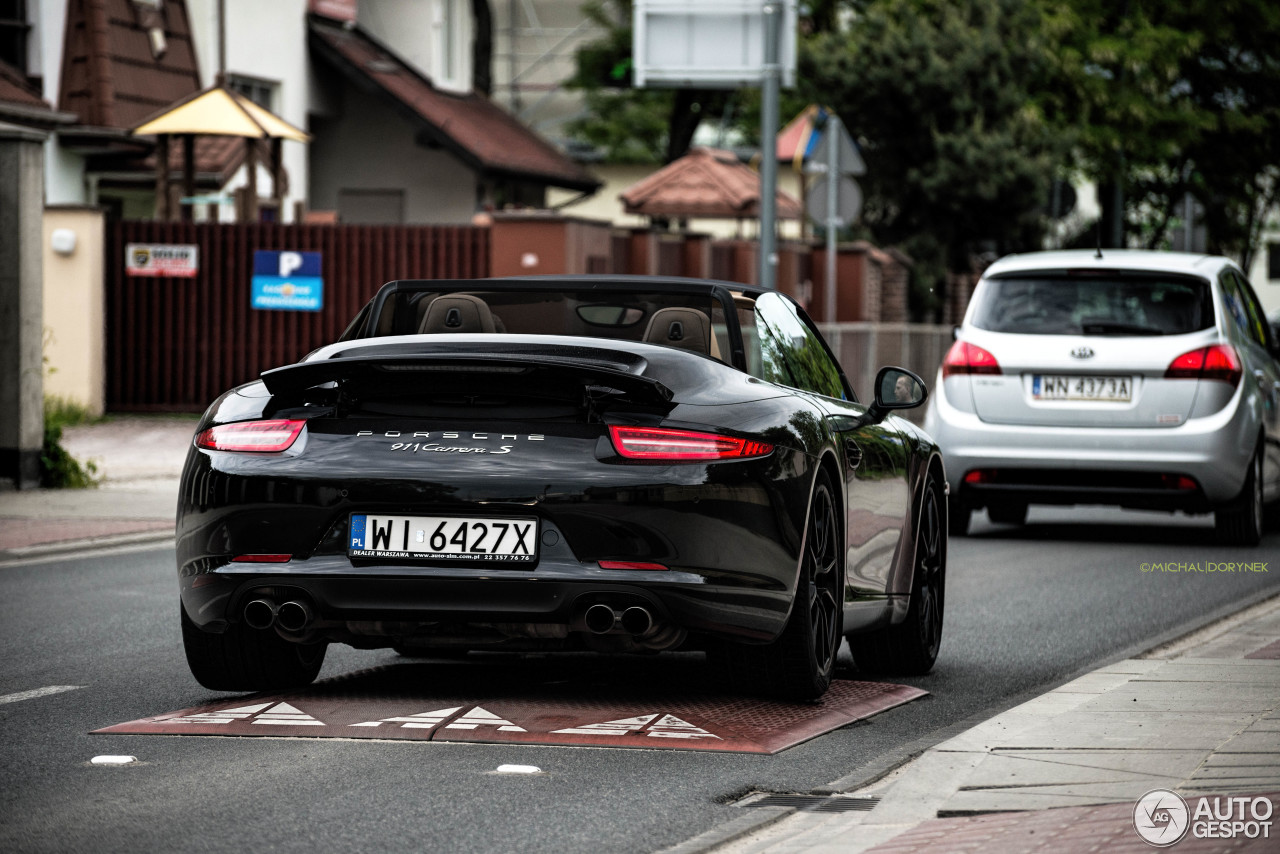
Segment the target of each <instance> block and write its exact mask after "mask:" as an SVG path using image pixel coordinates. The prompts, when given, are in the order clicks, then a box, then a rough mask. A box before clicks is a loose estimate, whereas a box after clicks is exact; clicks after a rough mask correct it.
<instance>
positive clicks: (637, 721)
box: [555, 713, 658, 735]
mask: <svg viewBox="0 0 1280 854" xmlns="http://www.w3.org/2000/svg"><path fill="white" fill-rule="evenodd" d="M657 717H658V715H657V714H656V713H655V714H652V715H640V716H638V717H634V718H623V719H622V720H617V721H605V722H604V723H600V724H587V725H586V726H580V727H573V728H572V729H558V730H556V731H555V732H557V733H566V734H568V735H626V734H627V733H632V732H639V731H640V730H642V729H644V727H645V725H647V724H649V723H652V722H653V720H654V719H655V718H657Z"/></svg>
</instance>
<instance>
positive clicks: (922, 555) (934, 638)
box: [911, 483, 1026, 670]
mask: <svg viewBox="0 0 1280 854" xmlns="http://www.w3.org/2000/svg"><path fill="white" fill-rule="evenodd" d="M939 501H940V499H939V498H938V490H937V489H936V488H934V487H933V484H932V483H931V484H930V485H929V487H928V488H926V489H925V492H924V506H923V508H922V509H921V513H920V530H919V531H918V532H917V533H916V572H915V576H916V582H915V585H914V586H915V589H914V590H912V593H911V598H912V600H913V602H912V605H915V604H917V603H918V604H919V606H920V619H919V621H918V626H917V628H918V630H919V632H920V639H919V649H920V651H921V653H923V655H922V656H921V658H922V659H924V658H927V659H928V664H926V665H925V667H924V669H925V670H928V669H929V668H930V667H932V666H933V662H934V659H936V658H937V657H938V648H939V647H940V646H941V645H942V613H943V607H942V606H943V599H944V596H945V595H946V588H945V584H944V581H945V579H944V577H943V574H944V572H945V569H946V548H947V547H946V537H945V535H944V534H943V532H942V512H941V509H940V507H939ZM1022 513H1023V518H1024V519H1025V518H1026V508H1025V506H1024V508H1023V511H1022Z"/></svg>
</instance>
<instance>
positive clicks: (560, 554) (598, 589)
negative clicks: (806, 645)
mask: <svg viewBox="0 0 1280 854" xmlns="http://www.w3.org/2000/svg"><path fill="white" fill-rule="evenodd" d="M810 464H811V463H810V461H809V460H808V458H806V457H804V456H803V455H802V454H799V453H798V452H792V451H783V450H780V451H779V452H777V453H775V454H774V455H772V456H770V457H768V458H762V459H758V460H744V461H741V462H729V463H715V464H701V465H699V464H692V465H691V464H684V465H674V466H639V465H618V466H613V467H610V468H609V469H608V470H606V471H603V472H601V473H600V474H603V475H606V476H607V477H600V478H599V479H600V480H601V484H600V485H598V486H597V485H592V484H591V482H590V480H589V479H587V482H586V483H585V484H583V483H581V482H576V483H572V486H570V485H569V484H566V483H565V481H566V480H570V481H572V480H573V479H575V478H577V479H585V478H584V475H583V474H582V473H581V472H579V471H576V470H575V469H574V467H573V466H571V465H563V466H560V467H559V468H557V469H551V468H543V469H539V470H532V469H530V471H528V472H518V473H517V474H523V476H516V475H515V474H509V475H508V476H505V477H502V478H498V477H496V476H495V477H491V478H490V479H489V480H488V481H486V482H485V483H484V484H483V487H482V488H475V489H470V490H462V489H456V488H451V487H449V486H448V485H447V484H439V483H432V482H430V481H426V480H425V479H423V480H411V479H408V478H404V477H401V478H399V479H392V478H389V477H383V478H377V479H350V480H343V479H338V478H309V477H303V476H299V474H298V473H297V472H288V473H287V474H288V475H289V476H283V477H272V476H269V475H267V474H265V473H264V472H265V471H266V466H265V464H263V463H261V462H259V461H256V460H254V459H252V458H246V457H245V456H241V457H232V456H230V455H221V456H215V455H213V454H210V453H209V452H203V451H199V450H194V451H192V453H191V455H190V457H189V459H188V466H187V470H186V472H185V473H184V479H183V489H182V493H181V497H180V500H179V510H178V531H177V533H178V539H177V551H178V574H179V581H180V586H181V593H182V600H183V604H184V607H185V608H186V612H187V615H188V616H189V617H190V619H191V621H192V622H193V623H194V624H195V625H196V626H198V627H200V628H202V629H204V630H206V631H215V632H216V631H221V630H222V629H223V628H224V627H225V626H226V625H228V624H229V623H236V622H238V621H240V620H242V619H243V618H244V606H245V605H246V604H247V603H248V602H249V601H252V599H253V598H254V597H255V596H258V595H260V594H263V592H264V591H267V592H268V593H269V594H270V596H271V597H272V598H274V599H275V600H276V601H278V602H279V601H284V600H286V599H291V598H298V597H300V598H301V599H302V600H303V601H305V603H306V604H307V606H308V607H309V609H310V610H311V611H312V612H313V613H314V614H315V615H316V621H317V623H318V624H320V625H321V626H328V627H331V628H333V629H334V632H333V634H337V635H340V634H341V631H342V628H341V627H342V626H343V625H344V624H347V623H361V624H372V623H383V624H391V623H395V624H406V625H410V624H413V625H417V626H418V627H419V628H421V627H422V625H423V624H427V623H441V624H450V625H458V626H461V625H474V624H505V623H512V624H514V623H520V624H555V625H556V626H560V627H563V626H569V627H570V629H571V630H575V631H577V630H581V627H582V621H583V615H584V612H585V611H586V609H587V608H588V607H590V605H592V604H597V603H602V604H607V605H610V606H612V607H615V608H617V609H618V610H622V609H625V608H626V607H628V606H630V605H633V604H634V605H642V606H644V607H647V608H648V609H649V610H651V611H652V612H653V613H654V614H655V615H656V616H658V617H660V618H661V619H662V621H663V622H664V623H665V624H668V625H671V626H672V627H673V628H677V629H686V630H689V631H695V632H701V633H705V634H710V635H719V636H724V637H736V638H742V639H748V640H750V639H755V640H762V641H767V640H771V639H773V638H774V637H776V636H777V635H778V633H779V632H781V630H782V627H783V625H784V623H785V621H786V617H787V615H788V612H789V608H790V604H791V599H792V596H793V595H794V591H795V583H796V581H795V579H796V573H797V567H798V563H799V552H800V536H801V533H802V531H803V528H804V524H803V520H804V513H805V510H806V507H807V496H808V492H809V488H810V482H811V471H810ZM277 468H278V467H277ZM477 468H478V467H477ZM588 474H591V472H588ZM353 513H386V514H390V515H394V514H408V515H413V514H431V513H439V514H453V515H464V516H474V517H484V516H486V515H490V516H498V517H504V518H505V517H509V516H519V517H536V518H537V519H538V523H539V536H538V539H539V543H538V554H537V561H536V563H533V564H518V565H508V566H505V567H504V566H501V565H493V564H480V565H476V564H448V563H434V564H433V563H429V562H425V561H421V562H413V561H397V560H387V559H376V560H374V559H363V558H351V557H349V556H348V553H347V544H348V543H349V542H350V536H349V532H348V524H349V520H350V518H351V514H353ZM238 555H287V556H288V557H289V559H288V560H287V561H286V562H284V563H249V562H235V561H233V560H232V558H233V557H235V556H238ZM601 560H610V561H612V560H621V561H639V562H647V563H656V564H660V565H662V566H666V567H668V569H667V570H633V569H603V568H601V566H600V564H599V561H601ZM366 629H367V630H370V631H371V632H372V636H374V637H379V636H380V637H390V638H395V637H397V636H403V635H405V634H406V633H412V632H408V631H407V630H406V628H405V626H404V625H401V626H390V627H384V628H377V627H372V628H370V626H369V625H364V626H363V629H362V630H366ZM372 645H380V644H376V643H375V644H372ZM381 645H385V644H381Z"/></svg>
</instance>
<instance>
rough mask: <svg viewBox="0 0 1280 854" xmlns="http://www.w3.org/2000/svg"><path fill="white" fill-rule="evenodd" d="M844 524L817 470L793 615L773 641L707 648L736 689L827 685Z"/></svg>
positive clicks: (788, 696) (789, 693)
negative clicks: (769, 642) (755, 644)
mask: <svg viewBox="0 0 1280 854" xmlns="http://www.w3.org/2000/svg"><path fill="white" fill-rule="evenodd" d="M842 531H843V528H842V527H841V524H840V518H839V516H838V515H837V508H836V500H835V495H834V493H833V492H832V490H831V479H830V477H828V476H827V474H826V472H820V473H819V474H818V477H817V482H816V483H815V485H814V488H813V496H812V498H811V499H810V501H809V515H808V520H807V523H806V526H805V533H804V545H803V547H802V549H801V559H800V572H799V578H798V579H797V581H796V595H795V599H794V600H793V602H792V605H791V616H790V617H789V618H788V619H787V625H786V627H785V628H784V629H783V630H782V634H781V635H780V636H779V637H778V639H777V640H775V641H774V642H773V643H771V644H766V645H763V646H753V645H749V644H738V643H729V642H726V643H721V644H717V645H716V646H714V647H712V648H711V649H710V650H709V651H708V653H709V655H710V660H711V663H712V665H713V666H714V667H715V668H717V669H718V670H719V671H720V672H721V675H722V676H723V677H724V678H725V680H726V681H727V683H728V685H729V686H730V687H731V688H733V689H734V690H738V691H742V692H745V693H751V694H761V695H765V696H770V697H776V698H778V699H783V700H792V701H808V700H816V699H818V698H819V697H821V696H822V695H823V694H825V693H826V692H827V689H828V688H830V687H831V675H832V672H833V671H834V670H835V663H836V653H837V652H838V651H839V649H840V638H841V634H842V631H843V630H842V626H843V623H844V610H843V604H842V603H843V599H844V597H843V589H844V578H843V572H842V569H841V560H842V559H843V557H844V547H843V539H844V538H843V537H842V535H841V534H842Z"/></svg>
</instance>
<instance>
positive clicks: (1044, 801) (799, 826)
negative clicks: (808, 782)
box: [703, 597, 1280, 854]
mask: <svg viewBox="0 0 1280 854" xmlns="http://www.w3.org/2000/svg"><path fill="white" fill-rule="evenodd" d="M1153 789H1169V790H1171V791H1173V792H1176V793H1178V794H1179V795H1181V796H1182V798H1184V799H1185V801H1186V804H1187V807H1188V809H1189V810H1190V811H1191V814H1192V817H1194V814H1195V811H1196V810H1197V808H1198V806H1199V801H1200V798H1201V797H1202V796H1207V797H1208V798H1209V800H1208V801H1206V803H1207V804H1210V805H1215V806H1220V807H1221V810H1222V811H1225V810H1226V809H1227V806H1226V804H1227V801H1226V798H1229V797H1241V796H1246V795H1247V796H1250V798H1252V797H1253V796H1259V795H1265V796H1266V797H1267V798H1268V799H1269V800H1270V801H1271V807H1270V808H1269V809H1266V808H1264V804H1265V802H1259V805H1258V810H1259V812H1269V813H1271V815H1270V828H1269V832H1270V836H1269V837H1268V838H1264V837H1262V836H1261V826H1260V825H1259V826H1258V827H1257V828H1254V830H1255V831H1256V832H1257V833H1258V835H1257V836H1256V838H1252V839H1251V838H1248V837H1247V836H1244V835H1240V836H1239V837H1238V838H1236V839H1234V840H1230V839H1211V838H1197V836H1196V830H1197V827H1198V828H1199V830H1200V831H1201V833H1202V834H1203V832H1204V831H1205V830H1206V828H1207V825H1205V824H1204V823H1203V822H1201V823H1200V824H1199V825H1197V823H1196V822H1194V821H1193V822H1192V824H1191V827H1190V832H1188V833H1187V835H1186V836H1185V837H1184V838H1183V839H1182V841H1181V842H1178V843H1177V844H1176V845H1175V846H1174V848H1173V849H1172V850H1186V851H1197V852H1199V851H1226V850H1231V851H1255V850H1256V851H1276V850H1280V841H1278V840H1280V597H1273V598H1271V599H1268V600H1266V601H1263V602H1261V603H1259V604H1257V605H1254V606H1253V607H1251V608H1248V609H1246V610H1245V611H1242V612H1241V613H1240V614H1237V615H1236V616H1234V617H1230V618H1227V619H1226V620H1223V621H1220V622H1218V623H1215V624H1213V625H1212V626H1209V627H1207V628H1205V629H1203V630H1201V631H1200V632H1197V633H1195V634H1193V635H1191V636H1189V637H1188V638H1185V639H1182V640H1180V641H1177V642H1174V643H1172V644H1168V645H1166V646H1165V647H1162V648H1158V649H1156V650H1153V651H1151V652H1150V653H1148V654H1147V656H1146V657H1140V658H1135V659H1130V660H1127V661H1122V662H1119V663H1117V664H1113V665H1110V666H1108V667H1103V668H1101V669H1099V670H1096V671H1094V672H1093V673H1090V674H1087V675H1085V676H1083V677H1081V678H1079V679H1076V680H1074V681H1072V682H1070V683H1068V684H1066V685H1063V686H1062V687H1060V688H1058V689H1056V690H1054V691H1050V692H1049V693H1047V694H1044V695H1042V696H1040V697H1037V698H1036V699H1034V700H1031V701H1030V702H1028V703H1024V704H1023V705H1021V706H1018V707H1016V708H1013V709H1010V710H1009V711H1007V712H1005V713H1003V714H1001V715H997V716H996V717H994V718H992V719H991V720H988V721H986V722H984V723H982V724H980V725H978V726H976V727H974V728H972V729H970V730H968V731H967V732H964V733H962V734H960V735H958V736H956V737H954V738H952V739H950V740H948V741H945V742H943V743H941V744H939V745H937V746H935V747H933V748H931V749H929V750H927V751H925V753H924V754H923V755H921V756H920V757H919V758H917V759H916V760H915V761H913V762H911V763H910V764H908V765H906V766H905V767H903V768H900V769H899V770H898V771H896V772H894V773H893V774H890V775H889V776H888V777H886V778H885V779H883V780H881V781H879V782H877V783H875V784H873V785H871V786H867V787H865V788H862V789H857V790H855V791H856V793H857V794H858V795H863V796H878V797H880V798H881V800H880V802H879V803H878V804H877V805H876V806H875V807H874V808H872V809H870V810H869V811H865V812H841V813H819V812H794V813H790V814H783V817H782V818H781V819H780V820H778V821H776V822H775V823H773V824H771V825H769V826H767V827H764V828H762V829H757V830H756V831H755V832H752V833H749V834H747V835H745V836H743V837H741V838H739V839H737V840H736V841H733V842H730V843H728V844H726V845H720V846H719V847H714V848H709V849H708V848H704V849H703V850H714V851H716V852H717V854H800V852H804V854H836V852H839V854H858V852H863V851H871V852H874V854H889V852H894V854H905V852H929V854H934V852H939V854H940V852H952V851H978V850H983V851H999V852H1005V851H1011V852H1017V851H1028V852H1030V851H1112V850H1120V851H1149V850H1152V849H1151V846H1149V845H1148V844H1147V843H1146V842H1144V841H1143V840H1142V839H1141V838H1140V837H1139V836H1138V833H1137V831H1136V830H1135V829H1134V807H1135V804H1136V803H1137V801H1138V799H1139V798H1140V797H1142V796H1143V795H1144V794H1146V793H1147V792H1150V791H1151V790H1153ZM1214 796H1221V798H1222V800H1221V801H1215V800H1214ZM1104 805H1105V806H1104ZM1202 818H1203V816H1202Z"/></svg>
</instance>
